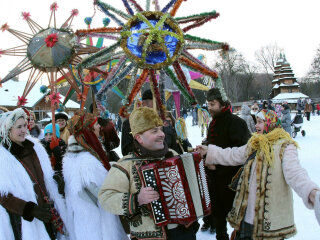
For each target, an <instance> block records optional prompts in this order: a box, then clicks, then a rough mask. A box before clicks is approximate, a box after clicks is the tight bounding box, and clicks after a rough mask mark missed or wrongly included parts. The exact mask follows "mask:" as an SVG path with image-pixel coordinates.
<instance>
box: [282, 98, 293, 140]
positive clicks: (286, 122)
mask: <svg viewBox="0 0 320 240" xmlns="http://www.w3.org/2000/svg"><path fill="white" fill-rule="evenodd" d="M281 113H282V116H281V125H282V128H283V129H284V130H285V131H286V132H288V133H289V134H290V136H291V115H290V107H289V105H288V104H283V105H282V111H281Z"/></svg>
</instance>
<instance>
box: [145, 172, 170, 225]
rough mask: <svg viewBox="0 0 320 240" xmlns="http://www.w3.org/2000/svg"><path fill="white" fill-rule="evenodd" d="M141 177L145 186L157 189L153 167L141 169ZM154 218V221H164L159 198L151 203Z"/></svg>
mask: <svg viewBox="0 0 320 240" xmlns="http://www.w3.org/2000/svg"><path fill="white" fill-rule="evenodd" d="M143 177H144V180H145V183H146V187H152V188H153V189H154V190H155V191H158V187H157V182H156V177H155V174H154V171H153V169H148V170H144V171H143ZM151 206H152V211H153V215H154V219H155V222H156V223H161V222H164V221H166V217H165V214H164V211H163V206H162V203H161V201H160V198H159V199H158V200H156V201H153V202H152V203H151Z"/></svg>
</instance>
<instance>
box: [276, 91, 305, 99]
mask: <svg viewBox="0 0 320 240" xmlns="http://www.w3.org/2000/svg"><path fill="white" fill-rule="evenodd" d="M298 98H308V96H307V95H305V94H303V93H301V92H294V93H279V94H278V95H277V96H275V97H274V98H272V100H282V101H283V100H288V99H295V100H298Z"/></svg>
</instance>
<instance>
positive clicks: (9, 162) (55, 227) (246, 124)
mask: <svg viewBox="0 0 320 240" xmlns="http://www.w3.org/2000/svg"><path fill="white" fill-rule="evenodd" d="M298 104H299V103H298ZM308 104H311V103H309V102H308V101H306V104H305V105H304V106H303V107H304V112H305V113H306V117H307V118H308V120H309V119H310V112H312V110H311V111H309V110H310V109H309V107H308ZM317 107H318V106H317ZM299 108H300V106H299ZM207 109H208V111H209V113H210V115H211V122H210V124H209V127H208V130H207V135H206V137H205V139H204V140H203V142H202V143H199V145H198V146H191V144H190V141H189V139H188V138H187V137H183V138H181V136H180V135H179V134H178V131H177V129H176V126H177V125H176V122H177V121H178V119H175V117H174V116H173V114H172V113H171V112H170V111H166V112H165V117H164V119H161V118H160V116H159V113H158V109H157V108H156V106H154V100H153V94H152V91H151V90H146V91H145V92H144V93H143V94H142V106H141V107H137V106H136V107H135V108H134V109H133V111H132V112H131V114H130V116H129V117H128V118H127V119H121V118H120V117H118V118H115V119H114V120H115V121H114V122H115V124H114V123H113V121H112V120H111V119H104V118H100V117H98V116H97V115H96V114H94V113H93V111H89V112H85V111H80V110H79V111H77V112H76V113H75V114H74V116H72V117H71V118H70V117H69V116H68V114H66V113H64V112H59V113H57V114H56V115H55V120H56V124H52V123H50V124H48V125H46V126H45V128H44V130H41V129H40V128H39V127H38V126H37V124H35V120H36V116H35V114H34V113H33V112H32V111H29V110H27V109H23V108H17V109H15V110H13V111H5V112H3V113H1V114H0V155H1V159H0V179H1V180H0V222H1V224H0V239H6V240H53V239H70V240H89V239H90V240H91V239H92V240H125V239H133V240H139V239H158V240H173V239H175V240H182V239H183V240H195V239H196V234H197V232H198V231H199V230H200V231H210V233H212V234H213V233H215V237H216V239H217V240H229V239H230V237H231V238H232V239H234V240H254V239H275V240H281V239H286V238H290V237H291V236H293V235H294V234H295V232H296V227H295V223H294V218H293V212H294V211H293V198H292V189H293V190H294V191H295V192H296V193H297V194H298V195H299V196H300V197H301V198H302V199H303V201H304V203H305V205H306V207H307V208H311V209H312V208H313V207H314V205H317V206H318V205H319V204H320V198H319V196H320V188H319V186H318V185H317V184H316V183H314V182H313V181H312V180H311V179H310V178H309V177H308V174H307V172H306V170H305V169H303V168H302V167H301V165H300V163H299V158H298V153H297V147H298V144H297V142H295V141H294V140H293V138H291V135H290V134H291V117H290V107H289V105H288V104H287V103H283V104H282V105H281V106H274V105H273V104H272V103H270V102H267V101H265V102H262V103H261V104H260V106H259V104H258V103H257V102H255V103H254V104H253V105H252V106H251V108H250V107H249V106H247V105H243V106H242V109H241V114H240V116H237V115H236V114H233V113H232V107H231V104H230V102H229V101H227V100H223V98H222V96H221V93H220V91H219V89H216V88H213V89H210V90H209V91H208V93H207ZM300 110H301V109H300ZM298 111H299V109H298ZM308 111H309V116H308ZM319 111H320V107H319V109H318V114H319ZM194 113H195V114H194ZM187 115H188V113H187V111H186V109H183V111H182V116H183V117H182V118H181V121H182V120H183V118H187ZM197 116H198V115H197V109H196V108H195V109H193V110H192V117H193V125H195V124H197ZM179 121H180V120H179ZM119 132H121V141H120V139H119V137H118V134H119ZM191 137H192V136H191ZM120 145H121V152H122V155H123V157H122V158H120V157H119V156H118V155H117V153H116V152H115V151H114V149H115V148H117V147H118V146H120ZM192 151H197V152H198V153H199V154H200V155H201V157H202V159H203V160H202V161H203V162H204V164H205V166H206V169H205V170H206V177H207V181H208V190H209V195H210V199H211V203H212V206H211V213H210V214H209V215H207V216H205V217H204V218H203V225H202V226H201V227H200V225H199V223H198V222H197V221H194V222H190V223H189V224H187V225H183V224H173V223H169V224H167V225H161V226H158V225H157V224H155V219H153V214H152V210H151V208H150V207H149V204H150V203H152V202H154V201H156V200H158V199H159V197H160V195H159V192H158V191H157V189H154V188H152V187H150V186H145V185H144V182H143V179H142V176H141V168H142V167H143V166H144V165H146V164H149V163H151V162H153V161H154V160H155V159H156V160H162V159H167V158H171V157H174V156H177V155H181V154H183V153H186V152H192ZM279 199H281V201H279ZM316 214H317V216H318V217H319V214H320V213H319V212H316ZM227 222H229V223H230V225H231V226H232V227H233V228H234V232H233V234H232V236H229V235H228V231H227ZM129 236H130V237H129Z"/></svg>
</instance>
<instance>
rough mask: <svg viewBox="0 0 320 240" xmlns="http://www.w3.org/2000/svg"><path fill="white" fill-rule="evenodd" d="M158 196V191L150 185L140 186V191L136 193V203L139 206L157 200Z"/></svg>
mask: <svg viewBox="0 0 320 240" xmlns="http://www.w3.org/2000/svg"><path fill="white" fill-rule="evenodd" d="M158 198H159V193H158V192H157V191H155V190H153V188H152V187H142V188H141V190H140V193H139V194H138V203H139V206H141V205H144V204H148V203H151V202H153V201H155V200H158Z"/></svg>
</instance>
